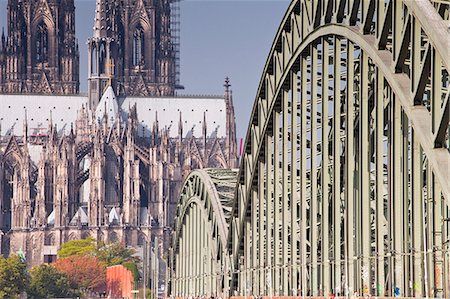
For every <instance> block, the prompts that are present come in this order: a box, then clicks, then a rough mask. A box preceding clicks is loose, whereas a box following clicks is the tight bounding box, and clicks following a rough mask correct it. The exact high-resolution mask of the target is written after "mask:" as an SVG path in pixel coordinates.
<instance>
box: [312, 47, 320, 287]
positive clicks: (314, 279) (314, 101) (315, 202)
mask: <svg viewBox="0 0 450 299" xmlns="http://www.w3.org/2000/svg"><path fill="white" fill-rule="evenodd" d="M317 46H318V45H317V44H313V45H311V107H310V109H311V143H310V144H311V173H310V177H311V206H310V208H311V209H310V213H311V214H310V217H311V218H310V220H311V221H310V230H311V239H310V243H311V288H312V290H311V293H312V294H313V296H318V294H319V292H318V290H319V283H318V269H317V268H318V250H319V248H318V236H319V233H318V228H317V214H318V211H319V209H318V194H317V102H318V101H317V85H316V84H317V79H318V75H317V70H318V64H317V60H318V49H317Z"/></svg>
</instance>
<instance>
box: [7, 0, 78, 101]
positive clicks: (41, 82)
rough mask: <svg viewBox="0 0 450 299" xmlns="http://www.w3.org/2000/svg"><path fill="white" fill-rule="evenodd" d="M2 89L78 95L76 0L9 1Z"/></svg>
mask: <svg viewBox="0 0 450 299" xmlns="http://www.w3.org/2000/svg"><path fill="white" fill-rule="evenodd" d="M2 44H4V47H3V45H2V52H3V54H2V55H0V56H3V61H4V63H3V64H2V63H0V65H2V66H3V67H0V68H2V69H0V72H1V73H2V75H1V76H0V91H1V92H4V93H42V94H77V93H78V92H79V52H78V45H77V42H76V38H75V6H74V0H8V34H7V38H6V39H3V40H2Z"/></svg>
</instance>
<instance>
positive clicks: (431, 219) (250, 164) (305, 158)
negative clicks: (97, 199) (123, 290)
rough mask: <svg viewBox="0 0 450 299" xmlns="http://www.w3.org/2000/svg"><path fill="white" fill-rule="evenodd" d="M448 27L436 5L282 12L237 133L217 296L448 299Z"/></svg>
mask: <svg viewBox="0 0 450 299" xmlns="http://www.w3.org/2000/svg"><path fill="white" fill-rule="evenodd" d="M449 24H450V22H449V3H448V2H447V1H431V0H416V1H409V0H404V1H401V0H322V1H312V0H295V1H292V3H291V4H290V6H289V8H288V10H287V12H286V14H285V16H284V19H283V21H282V22H281V25H280V28H279V30H278V33H277V35H276V37H275V40H274V43H273V46H272V49H271V51H270V54H269V57H268V59H267V62H266V66H265V69H264V72H263V74H262V78H261V82H260V85H259V88H258V91H257V96H256V100H255V103H254V106H253V111H252V115H251V118H250V123H249V128H248V131H247V138H246V143H245V147H244V154H243V156H242V160H241V165H240V170H239V174H238V183H237V185H236V192H235V197H234V201H233V206H232V207H233V210H232V214H231V218H230V219H229V220H227V241H226V242H227V252H224V253H223V254H224V255H225V256H227V257H228V258H229V260H230V267H229V268H227V269H224V270H223V271H222V272H221V273H220V275H223V277H224V279H225V280H228V281H229V287H228V283H224V284H223V287H224V288H225V295H239V296H247V295H250V294H256V295H265V296H321V295H328V294H331V293H333V294H336V295H340V296H346V295H352V294H353V293H354V292H357V293H358V294H369V293H370V294H371V295H375V296H379V297H389V296H397V297H413V296H414V297H440V298H442V297H444V298H449V297H450V151H449V147H450V145H449V143H450V141H449V132H450V129H449V128H450V127H449V117H450V103H449V97H450V90H449V89H450V77H449V71H450V29H449ZM182 196H183V195H182ZM210 223H213V222H212V221H210ZM208 225H209V223H208ZM176 238H177V235H175V242H176ZM192 238H193V239H192V240H191V242H197V241H196V236H195V235H192ZM174 261H175V263H177V264H179V263H180V262H183V258H181V259H180V258H179V257H178V258H174ZM185 262H186V261H185ZM191 262H192V260H191ZM188 263H189V261H188ZM172 270H173V273H175V277H178V278H180V277H183V276H182V275H181V276H179V275H178V274H179V270H178V268H177V267H173V268H172ZM177 275H178V276H177ZM212 275H214V273H213V274H212ZM186 279H189V278H186ZM227 287H228V288H227ZM172 291H173V294H174V295H178V296H183V295H187V293H183V292H180V289H178V288H172ZM217 291H218V292H220V291H222V289H218V290H217ZM189 292H190V293H191V294H200V293H201V290H200V289H198V288H194V289H190V290H189Z"/></svg>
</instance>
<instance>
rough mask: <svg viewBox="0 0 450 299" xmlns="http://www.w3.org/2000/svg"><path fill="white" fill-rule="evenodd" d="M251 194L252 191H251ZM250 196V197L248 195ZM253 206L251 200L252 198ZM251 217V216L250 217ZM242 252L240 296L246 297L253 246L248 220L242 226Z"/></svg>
mask: <svg viewBox="0 0 450 299" xmlns="http://www.w3.org/2000/svg"><path fill="white" fill-rule="evenodd" d="M251 192H252V193H253V190H252V191H251ZM250 196H252V195H251V194H250ZM252 205H253V198H252ZM252 216H253V215H252ZM244 242H245V246H244V252H245V257H244V259H245V264H244V269H243V270H244V272H243V273H242V276H243V278H244V279H243V280H244V284H243V285H242V288H243V293H242V294H241V295H243V296H245V297H247V296H248V295H249V293H248V292H249V287H250V281H251V280H250V275H251V246H252V245H253V238H252V237H251V222H250V219H246V220H245V226H244Z"/></svg>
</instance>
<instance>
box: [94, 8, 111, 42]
mask: <svg viewBox="0 0 450 299" xmlns="http://www.w3.org/2000/svg"><path fill="white" fill-rule="evenodd" d="M109 16H110V6H109V3H108V0H97V2H96V4H95V18H94V28H93V29H94V35H93V37H97V38H99V37H107V36H109V35H110V32H111V22H110V17H109Z"/></svg>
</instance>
